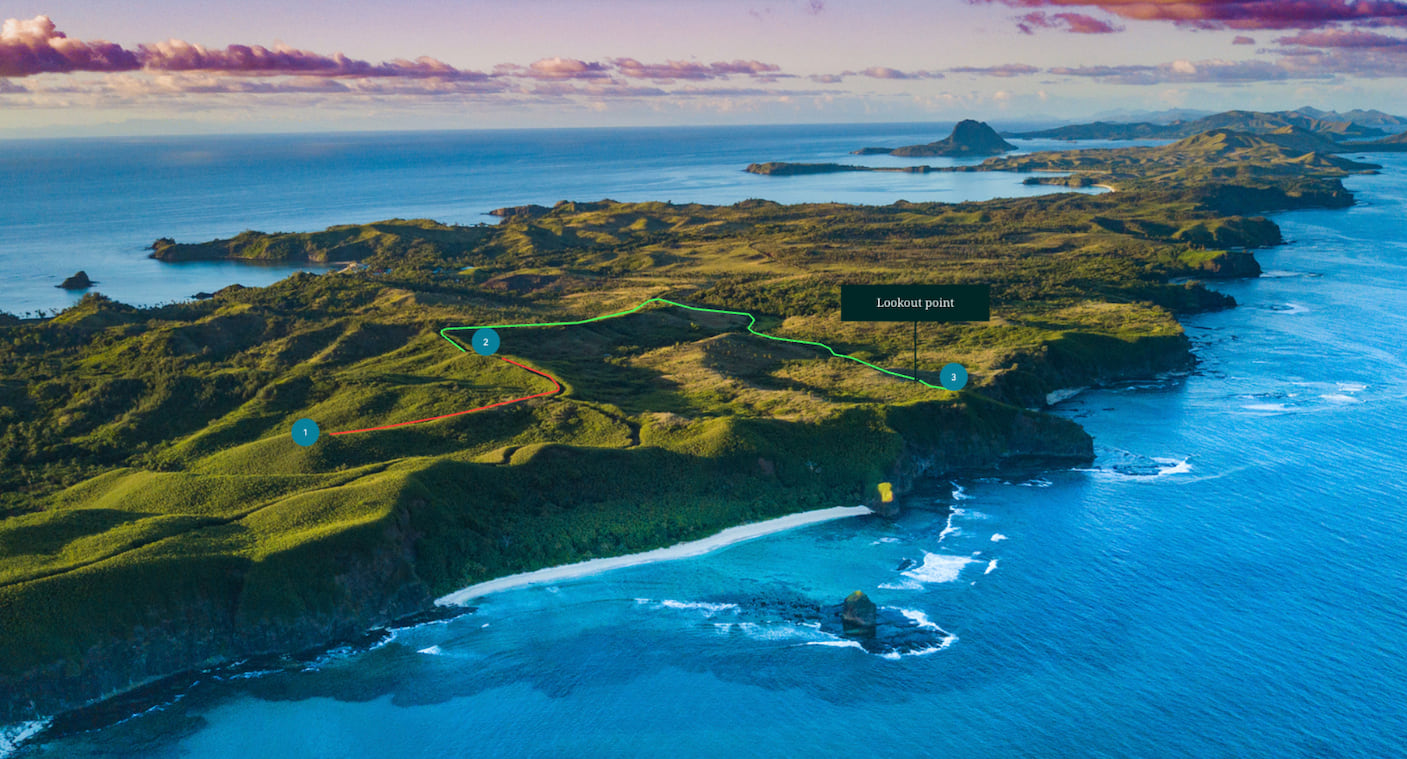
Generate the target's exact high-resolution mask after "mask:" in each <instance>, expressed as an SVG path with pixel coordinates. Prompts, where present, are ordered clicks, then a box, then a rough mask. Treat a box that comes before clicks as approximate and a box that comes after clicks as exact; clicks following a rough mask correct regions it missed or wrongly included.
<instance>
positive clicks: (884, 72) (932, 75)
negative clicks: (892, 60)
mask: <svg viewBox="0 0 1407 759" xmlns="http://www.w3.org/2000/svg"><path fill="white" fill-rule="evenodd" d="M840 75H841V76H867V77H869V78H871V79H942V78H943V72H941V71H901V70H900V69H895V68H890V67H888V66H870V67H869V68H867V69H864V70H862V71H842V72H841V73H840Z"/></svg>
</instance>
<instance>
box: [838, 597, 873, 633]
mask: <svg viewBox="0 0 1407 759" xmlns="http://www.w3.org/2000/svg"><path fill="white" fill-rule="evenodd" d="M840 624H841V627H842V628H843V629H844V631H845V634H846V635H849V636H852V637H857V638H872V637H874V631H875V605H874V601H871V600H870V598H869V596H867V595H865V593H864V591H861V590H857V591H855V592H854V593H851V594H850V595H848V596H846V597H845V605H844V608H842V609H841V612H840Z"/></svg>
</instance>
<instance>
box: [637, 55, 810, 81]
mask: <svg viewBox="0 0 1407 759" xmlns="http://www.w3.org/2000/svg"><path fill="white" fill-rule="evenodd" d="M611 65H612V66H614V67H615V69H616V71H617V72H619V73H620V75H621V76H626V77H630V78H631V79H651V80H654V81H657V82H668V81H677V80H688V81H703V80H707V79H721V78H724V77H729V76H735V75H740V76H751V77H759V78H766V79H774V78H778V77H784V76H786V75H785V74H782V73H781V70H782V68H781V67H780V66H778V65H776V64H775V63H763V62H762V61H742V60H737V61H715V62H713V63H700V62H698V61H665V62H664V63H641V62H640V61H637V60H635V59H634V58H612V59H611Z"/></svg>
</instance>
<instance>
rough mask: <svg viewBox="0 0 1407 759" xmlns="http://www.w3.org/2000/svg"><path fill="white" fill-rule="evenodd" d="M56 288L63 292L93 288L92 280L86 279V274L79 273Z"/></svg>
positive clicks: (83, 272) (84, 272)
mask: <svg viewBox="0 0 1407 759" xmlns="http://www.w3.org/2000/svg"><path fill="white" fill-rule="evenodd" d="M56 286H57V287H62V288H63V289H65V290H86V289H88V288H90V287H92V286H93V280H91V279H88V272H86V271H80V272H78V273H77V274H75V275H73V276H72V277H69V278H68V279H65V280H64V281H63V282H60V283H59V284H58V285H56Z"/></svg>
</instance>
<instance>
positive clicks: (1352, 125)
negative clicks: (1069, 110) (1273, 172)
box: [1015, 109, 1407, 141]
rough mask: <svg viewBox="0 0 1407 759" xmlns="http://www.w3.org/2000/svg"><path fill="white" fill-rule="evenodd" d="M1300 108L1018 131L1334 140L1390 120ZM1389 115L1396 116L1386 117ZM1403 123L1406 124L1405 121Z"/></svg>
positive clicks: (1369, 132)
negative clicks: (1224, 132) (1288, 133)
mask: <svg viewBox="0 0 1407 759" xmlns="http://www.w3.org/2000/svg"><path fill="white" fill-rule="evenodd" d="M1307 111H1308V109H1303V110H1301V111H1278V112H1274V113H1263V112H1260V111H1226V112H1224V113H1216V114H1212V115H1210V116H1205V117H1202V118H1200V119H1194V120H1191V121H1173V122H1171V123H1167V124H1159V123H1150V122H1137V123H1115V122H1102V121H1101V122H1094V123H1091V124H1072V125H1069V126H1062V127H1056V128H1054V129H1042V130H1038V131H1034V132H1023V133H1020V134H1017V135H1015V136H1016V137H1018V138H1022V139H1047V140H1051V139H1053V140H1131V139H1155V140H1177V139H1182V138H1185V137H1191V136H1193V135H1196V134H1200V133H1202V132H1208V131H1212V130H1219V129H1229V130H1232V131H1237V132H1250V133H1254V134H1262V135H1264V134H1274V133H1277V132H1280V131H1281V130H1285V129H1294V130H1299V131H1302V132H1307V133H1312V134H1317V135H1323V136H1325V137H1327V138H1330V139H1332V140H1335V141H1337V140H1363V139H1371V138H1374V137H1381V136H1383V135H1384V134H1386V132H1385V131H1383V129H1382V128H1380V127H1381V126H1382V125H1387V124H1389V123H1392V122H1389V121H1386V120H1384V119H1383V118H1381V117H1386V116H1387V115H1386V114H1380V116H1381V117H1370V115H1369V112H1363V113H1361V114H1359V116H1360V117H1362V118H1364V119H1366V120H1367V121H1370V122H1371V123H1361V122H1358V121H1353V120H1350V118H1351V117H1345V118H1343V119H1338V118H1335V117H1338V116H1339V114H1334V113H1331V112H1327V111H1324V112H1314V114H1318V115H1313V114H1311V113H1309V112H1307ZM1387 118H1389V119H1392V118H1395V117H1387ZM1403 126H1407V123H1404V124H1403Z"/></svg>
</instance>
